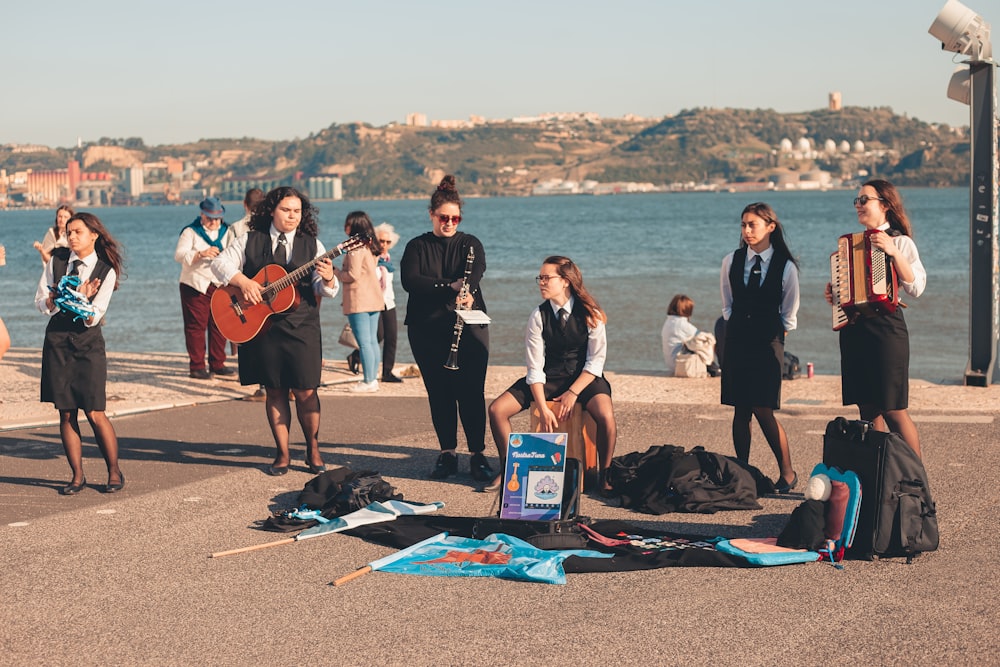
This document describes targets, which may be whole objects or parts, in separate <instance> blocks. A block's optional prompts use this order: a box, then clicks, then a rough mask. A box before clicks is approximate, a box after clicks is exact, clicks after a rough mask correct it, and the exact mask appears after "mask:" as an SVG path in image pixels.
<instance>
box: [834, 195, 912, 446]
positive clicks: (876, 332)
mask: <svg viewBox="0 0 1000 667" xmlns="http://www.w3.org/2000/svg"><path fill="white" fill-rule="evenodd" d="M854 210H855V212H856V213H857V216H858V222H859V223H860V224H861V225H862V226H864V227H865V229H877V230H879V233H878V234H875V235H873V236H872V237H871V242H872V245H873V246H875V247H877V248H881V249H882V250H883V251H884V252H885V254H886V255H887V256H888V257H889V258H890V261H891V263H892V266H893V267H894V269H895V271H896V275H897V277H898V278H899V287H900V288H902V290H903V291H904V292H906V293H907V294H909V295H910V296H912V297H918V296H920V295H921V293H923V291H924V287H925V286H926V285H927V272H926V271H925V270H924V265H923V264H922V263H921V261H920V254H919V253H918V252H917V246H916V244H915V243H914V242H913V238H912V236H913V228H912V226H911V225H910V219H909V218H908V217H907V215H906V210H905V209H904V208H903V199H902V197H900V195H899V190H897V189H896V186H894V185H893V184H892V183H890V182H888V181H883V180H880V179H875V180H871V181H868V182H867V183H865V184H864V185H863V186H861V189H860V190H858V196H857V198H856V199H855V200H854ZM831 290H832V286H831V285H830V284H829V283H827V286H826V300H827V302H830V303H832V302H833V294H832V291H831ZM840 378H841V394H842V398H843V402H844V405H851V404H856V405H857V406H858V412H859V413H860V415H861V419H864V420H866V421H871V422H874V424H875V428H876V429H878V430H880V431H892V432H894V433H899V435H900V436H902V438H903V440H905V441H906V444H908V445H909V446H910V447H912V448H913V451H914V452H916V454H917V456H920V436H919V435H918V433H917V427H916V426H915V425H914V423H913V420H912V419H911V418H910V414H909V413H908V412H907V410H906V409H907V407H908V405H909V385H910V336H909V332H908V331H907V328H906V320H905V319H904V318H903V309H902V308H897V309H896V312H894V313H891V314H889V315H880V316H876V317H861V318H858V319H856V320H854V321H853V322H852V323H850V324H848V325H847V326H845V327H844V328H843V329H841V330H840Z"/></svg>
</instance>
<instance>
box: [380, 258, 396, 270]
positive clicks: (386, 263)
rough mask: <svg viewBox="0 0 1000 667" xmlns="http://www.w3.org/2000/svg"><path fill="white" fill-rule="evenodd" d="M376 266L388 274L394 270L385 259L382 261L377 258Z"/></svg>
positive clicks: (390, 263)
mask: <svg viewBox="0 0 1000 667" xmlns="http://www.w3.org/2000/svg"><path fill="white" fill-rule="evenodd" d="M378 265H379V266H384V267H385V270H386V271H388V272H389V273H393V272H394V271H395V270H396V269H395V267H393V265H392V262H390V261H389V260H386V259H382V257H381V256H380V257H379V258H378Z"/></svg>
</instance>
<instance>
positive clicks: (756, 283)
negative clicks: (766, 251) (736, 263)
mask: <svg viewBox="0 0 1000 667" xmlns="http://www.w3.org/2000/svg"><path fill="white" fill-rule="evenodd" d="M758 287H760V255H757V256H756V257H754V258H753V268H751V269H750V280H748V281H747V289H757V288H758Z"/></svg>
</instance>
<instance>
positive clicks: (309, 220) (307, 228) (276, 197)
mask: <svg viewBox="0 0 1000 667" xmlns="http://www.w3.org/2000/svg"><path fill="white" fill-rule="evenodd" d="M285 197H298V198H299V201H301V202H302V219H301V220H300V221H299V228H298V231H299V232H301V233H302V234H305V235H306V236H317V235H319V211H318V210H316V207H315V206H313V205H312V203H311V202H310V201H309V198H308V197H306V196H305V195H304V194H302V193H301V192H299V191H298V190H296V189H295V188H293V187H290V186H287V185H282V186H279V187H277V188H275V189H273V190H271V191H270V192H268V193H267V194H266V195H264V199H263V200H262V201H261V202H260V203H259V204H257V206H256V207H255V208H254V210H253V215H252V216H251V217H250V229H256V230H257V231H258V232H267V231H268V230H270V229H271V221H272V219H273V218H274V210H275V209H276V208H278V204H280V203H281V200H282V199H284V198H285Z"/></svg>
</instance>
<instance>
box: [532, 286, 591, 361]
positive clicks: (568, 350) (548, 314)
mask: <svg viewBox="0 0 1000 667" xmlns="http://www.w3.org/2000/svg"><path fill="white" fill-rule="evenodd" d="M538 312H540V313H541V314H542V341H543V342H544V343H545V367H544V370H545V377H546V378H553V377H572V378H575V377H576V376H578V375H579V374H580V373H581V372H582V371H583V366H584V364H586V363H587V337H588V332H587V308H586V307H585V306H584V305H583V302H582V301H580V300H579V299H574V300H573V311H572V312H571V313H570V314H569V318H568V319H567V320H566V329H565V330H563V329H562V327H561V326H560V325H559V317H558V316H557V315H556V314H555V313H554V312H552V304H551V303H549V302H548V301H545V302H544V303H542V304H541V305H540V306H538Z"/></svg>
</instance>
